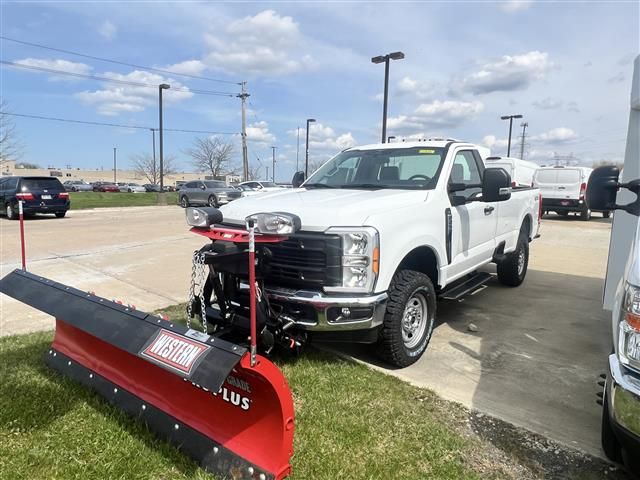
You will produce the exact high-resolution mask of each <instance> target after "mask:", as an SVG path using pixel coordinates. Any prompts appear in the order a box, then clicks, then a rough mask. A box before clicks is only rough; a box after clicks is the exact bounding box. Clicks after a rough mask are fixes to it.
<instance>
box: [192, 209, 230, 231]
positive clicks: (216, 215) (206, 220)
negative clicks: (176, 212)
mask: <svg viewBox="0 0 640 480" xmlns="http://www.w3.org/2000/svg"><path fill="white" fill-rule="evenodd" d="M186 216H187V223H188V224H189V225H191V226H192V227H197V228H208V227H210V226H211V225H213V224H214V223H221V222H222V212H221V211H220V210H218V209H217V208H214V207H200V208H195V207H189V208H187V209H186Z"/></svg>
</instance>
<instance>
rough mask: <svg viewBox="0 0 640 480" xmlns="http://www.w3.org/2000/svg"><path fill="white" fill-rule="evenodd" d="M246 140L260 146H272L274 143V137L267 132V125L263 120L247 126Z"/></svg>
mask: <svg viewBox="0 0 640 480" xmlns="http://www.w3.org/2000/svg"><path fill="white" fill-rule="evenodd" d="M247 140H248V141H250V142H255V143H261V144H273V143H275V141H276V136H275V135H274V134H273V133H271V132H270V131H269V124H268V123H267V122H265V121H264V120H263V121H260V122H255V123H252V124H250V125H248V126H247Z"/></svg>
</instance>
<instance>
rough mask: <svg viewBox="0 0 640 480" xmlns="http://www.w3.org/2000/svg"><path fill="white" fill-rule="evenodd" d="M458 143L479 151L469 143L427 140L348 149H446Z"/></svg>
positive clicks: (376, 144) (451, 140) (450, 140)
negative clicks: (451, 144)
mask: <svg viewBox="0 0 640 480" xmlns="http://www.w3.org/2000/svg"><path fill="white" fill-rule="evenodd" d="M452 142H453V143H457V144H463V145H468V146H469V147H471V148H475V149H478V148H479V147H478V146H477V145H474V144H472V143H468V142H462V141H460V140H453V139H447V140H426V141H412V142H393V143H371V144H369V145H359V146H356V147H351V148H348V149H347V151H348V150H378V149H394V148H416V147H435V148H444V147H446V146H447V145H448V144H450V143H452Z"/></svg>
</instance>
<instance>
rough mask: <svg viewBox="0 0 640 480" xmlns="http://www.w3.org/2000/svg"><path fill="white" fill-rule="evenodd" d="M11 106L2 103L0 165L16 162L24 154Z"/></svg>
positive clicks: (0, 107)
mask: <svg viewBox="0 0 640 480" xmlns="http://www.w3.org/2000/svg"><path fill="white" fill-rule="evenodd" d="M9 113H10V112H9V105H8V103H7V102H6V101H5V100H1V101H0V165H4V164H5V163H7V162H10V161H15V160H17V159H19V158H20V156H21V154H22V145H20V143H19V142H18V138H17V134H16V125H15V123H13V118H11V116H10V115H9Z"/></svg>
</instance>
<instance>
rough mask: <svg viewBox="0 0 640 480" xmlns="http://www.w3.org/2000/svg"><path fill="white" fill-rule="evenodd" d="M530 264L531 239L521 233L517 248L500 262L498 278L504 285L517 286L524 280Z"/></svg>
mask: <svg viewBox="0 0 640 480" xmlns="http://www.w3.org/2000/svg"><path fill="white" fill-rule="evenodd" d="M528 266H529V241H528V239H527V236H526V235H525V234H524V233H522V232H521V233H520V237H519V238H518V244H517V246H516V249H515V250H514V251H513V252H511V253H509V254H507V255H506V257H505V259H504V260H502V261H501V262H500V263H498V269H497V270H498V280H499V281H500V283H502V284H503V285H508V286H509V287H517V286H518V285H520V284H521V283H522V282H523V281H524V277H525V276H526V275H527V268H528Z"/></svg>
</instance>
